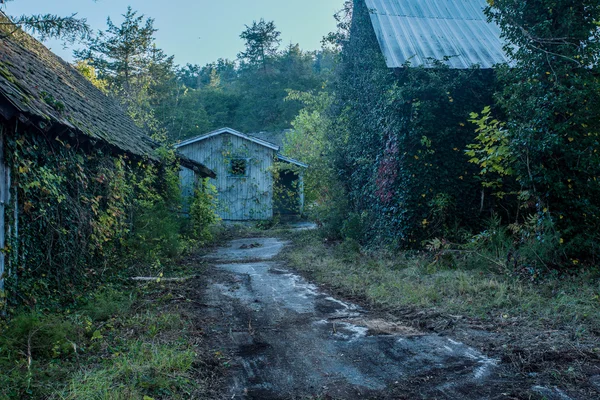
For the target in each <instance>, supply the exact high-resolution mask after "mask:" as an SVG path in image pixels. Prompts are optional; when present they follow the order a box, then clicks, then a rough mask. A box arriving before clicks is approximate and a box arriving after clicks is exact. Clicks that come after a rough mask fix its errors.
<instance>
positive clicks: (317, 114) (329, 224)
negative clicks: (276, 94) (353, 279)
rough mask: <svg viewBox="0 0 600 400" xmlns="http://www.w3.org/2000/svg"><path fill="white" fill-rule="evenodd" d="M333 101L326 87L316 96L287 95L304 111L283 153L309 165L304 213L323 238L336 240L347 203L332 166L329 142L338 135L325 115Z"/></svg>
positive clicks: (327, 113)
mask: <svg viewBox="0 0 600 400" xmlns="http://www.w3.org/2000/svg"><path fill="white" fill-rule="evenodd" d="M333 98H334V97H333V95H332V94H331V93H330V92H329V91H328V90H327V87H326V86H325V87H324V88H323V90H322V91H320V92H318V93H313V92H311V93H306V92H297V91H289V95H288V101H289V100H295V101H301V102H302V104H303V105H304V108H303V109H302V110H300V112H299V114H298V116H297V117H296V118H295V119H294V121H293V122H292V126H293V129H292V130H291V131H290V132H288V133H287V134H286V137H285V140H284V149H283V151H284V154H285V155H287V156H290V157H292V158H295V159H297V160H302V161H304V162H305V163H306V164H308V165H309V168H307V169H306V170H304V171H303V172H304V195H305V204H306V208H305V212H306V213H307V214H308V215H309V216H310V217H311V218H314V219H315V220H317V221H318V222H319V223H320V224H322V225H323V226H324V227H325V232H324V233H325V236H327V237H330V238H338V237H339V236H340V235H341V234H342V233H341V230H342V228H343V226H344V220H345V213H346V206H347V201H346V199H345V192H344V187H343V186H342V184H341V182H340V180H339V177H338V176H337V171H336V169H335V165H334V163H333V159H334V153H335V152H336V151H338V149H336V147H335V145H334V142H333V141H332V140H331V139H332V137H334V136H335V135H336V134H338V133H339V131H338V130H336V126H335V124H334V120H333V119H332V118H331V115H330V113H329V110H330V108H331V105H332V102H333Z"/></svg>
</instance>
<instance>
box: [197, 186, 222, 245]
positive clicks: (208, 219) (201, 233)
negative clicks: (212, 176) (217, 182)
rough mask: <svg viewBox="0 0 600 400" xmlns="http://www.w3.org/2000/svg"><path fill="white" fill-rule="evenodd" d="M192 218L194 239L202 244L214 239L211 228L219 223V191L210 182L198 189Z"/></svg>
mask: <svg viewBox="0 0 600 400" xmlns="http://www.w3.org/2000/svg"><path fill="white" fill-rule="evenodd" d="M190 218H191V223H192V229H193V237H194V239H196V240H198V241H199V242H200V243H207V242H209V241H211V240H212V239H213V235H212V232H211V229H210V228H211V227H212V226H213V225H214V224H215V223H217V222H218V219H219V218H218V215H217V189H216V187H215V186H214V185H212V184H211V183H210V182H208V179H206V180H205V182H203V184H202V185H201V187H200V188H198V189H196V191H195V194H194V200H193V202H192V205H191V208H190Z"/></svg>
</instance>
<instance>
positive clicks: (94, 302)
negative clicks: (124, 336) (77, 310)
mask: <svg viewBox="0 0 600 400" xmlns="http://www.w3.org/2000/svg"><path fill="white" fill-rule="evenodd" d="M133 302H134V294H133V293H125V292H123V291H120V290H116V289H113V288H108V289H105V290H103V291H100V292H98V293H95V294H94V295H93V296H92V297H91V298H90V300H88V302H87V303H86V304H85V305H84V306H83V307H82V308H81V312H82V313H83V314H85V315H87V316H89V317H90V318H91V319H92V321H106V320H108V319H110V318H111V317H113V316H115V315H119V316H124V315H127V314H129V312H130V310H131V307H132V305H133Z"/></svg>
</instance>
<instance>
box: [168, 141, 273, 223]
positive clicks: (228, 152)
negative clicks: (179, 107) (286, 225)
mask: <svg viewBox="0 0 600 400" xmlns="http://www.w3.org/2000/svg"><path fill="white" fill-rule="evenodd" d="M179 151H180V152H181V153H182V154H183V155H185V156H187V157H189V158H191V159H192V160H195V161H198V162H201V163H202V164H204V165H206V166H207V167H208V168H210V169H212V170H213V171H215V173H216V174H217V179H211V182H212V183H213V184H214V185H215V186H216V187H217V191H218V198H219V216H220V217H221V218H222V219H224V220H228V221H246V220H264V219H270V218H273V174H272V167H273V160H274V157H275V151H274V150H272V149H269V148H267V147H264V146H261V145H259V144H256V143H253V142H251V141H249V140H246V139H243V138H240V137H237V136H234V135H229V134H226V133H224V134H222V135H218V136H214V137H211V138H209V139H206V140H202V141H200V142H196V143H192V144H190V145H188V146H185V147H181V148H179ZM232 158H245V159H248V163H247V168H248V173H247V176H246V177H232V176H230V173H229V163H230V160H231V159H232ZM180 178H181V184H182V189H183V193H184V196H191V195H192V194H193V188H194V185H195V182H194V179H195V178H194V173H193V172H192V171H190V170H186V169H184V170H182V171H181V174H180Z"/></svg>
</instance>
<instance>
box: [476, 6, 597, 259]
mask: <svg viewBox="0 0 600 400" xmlns="http://www.w3.org/2000/svg"><path fill="white" fill-rule="evenodd" d="M486 13H487V15H488V17H489V18H490V19H492V20H494V21H495V22H497V23H498V24H499V26H500V28H501V29H502V34H503V36H504V37H505V38H506V39H507V41H508V45H507V51H508V53H509V54H510V55H511V56H512V58H513V59H514V62H515V65H514V67H513V68H510V69H509V68H507V67H505V68H500V69H499V78H500V81H501V82H502V84H503V89H502V90H501V91H500V92H499V93H498V96H497V104H498V106H499V108H500V109H501V110H502V112H503V113H504V114H505V118H504V119H505V130H506V133H507V136H508V138H509V141H510V143H509V145H510V153H511V156H512V157H513V158H514V164H513V165H512V168H513V169H514V170H515V174H516V176H517V179H518V181H519V183H520V184H521V186H523V188H524V190H525V191H527V192H528V193H529V195H530V196H531V199H532V202H533V207H532V209H531V211H532V212H535V213H537V214H539V218H540V219H542V218H543V219H550V221H551V223H552V225H553V226H554V227H555V229H557V230H558V231H559V232H561V237H562V238H563V240H564V241H565V242H566V244H567V247H569V248H570V249H571V250H572V253H571V251H569V253H570V257H571V258H577V257H579V256H580V255H578V254H580V253H581V252H585V253H587V255H588V256H594V255H596V254H597V251H598V247H597V243H598V232H599V227H600V225H599V223H600V219H599V218H600V208H599V207H600V192H599V191H600V186H599V185H598V183H597V177H598V175H599V173H600V156H599V155H598V153H597V147H598V132H599V130H600V126H599V121H600V118H599V115H598V113H599V110H600V108H599V107H598V104H599V102H600V97H599V96H600V87H599V84H600V83H599V81H598V78H597V69H598V65H597V60H598V54H599V51H600V40H599V39H600V37H599V35H600V32H599V30H598V26H597V21H598V20H599V19H600V5H599V4H598V2H596V1H580V2H572V1H550V0H548V1H546V0H543V1H516V0H496V1H494V2H491V3H490V6H489V7H488V8H487V9H486Z"/></svg>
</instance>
